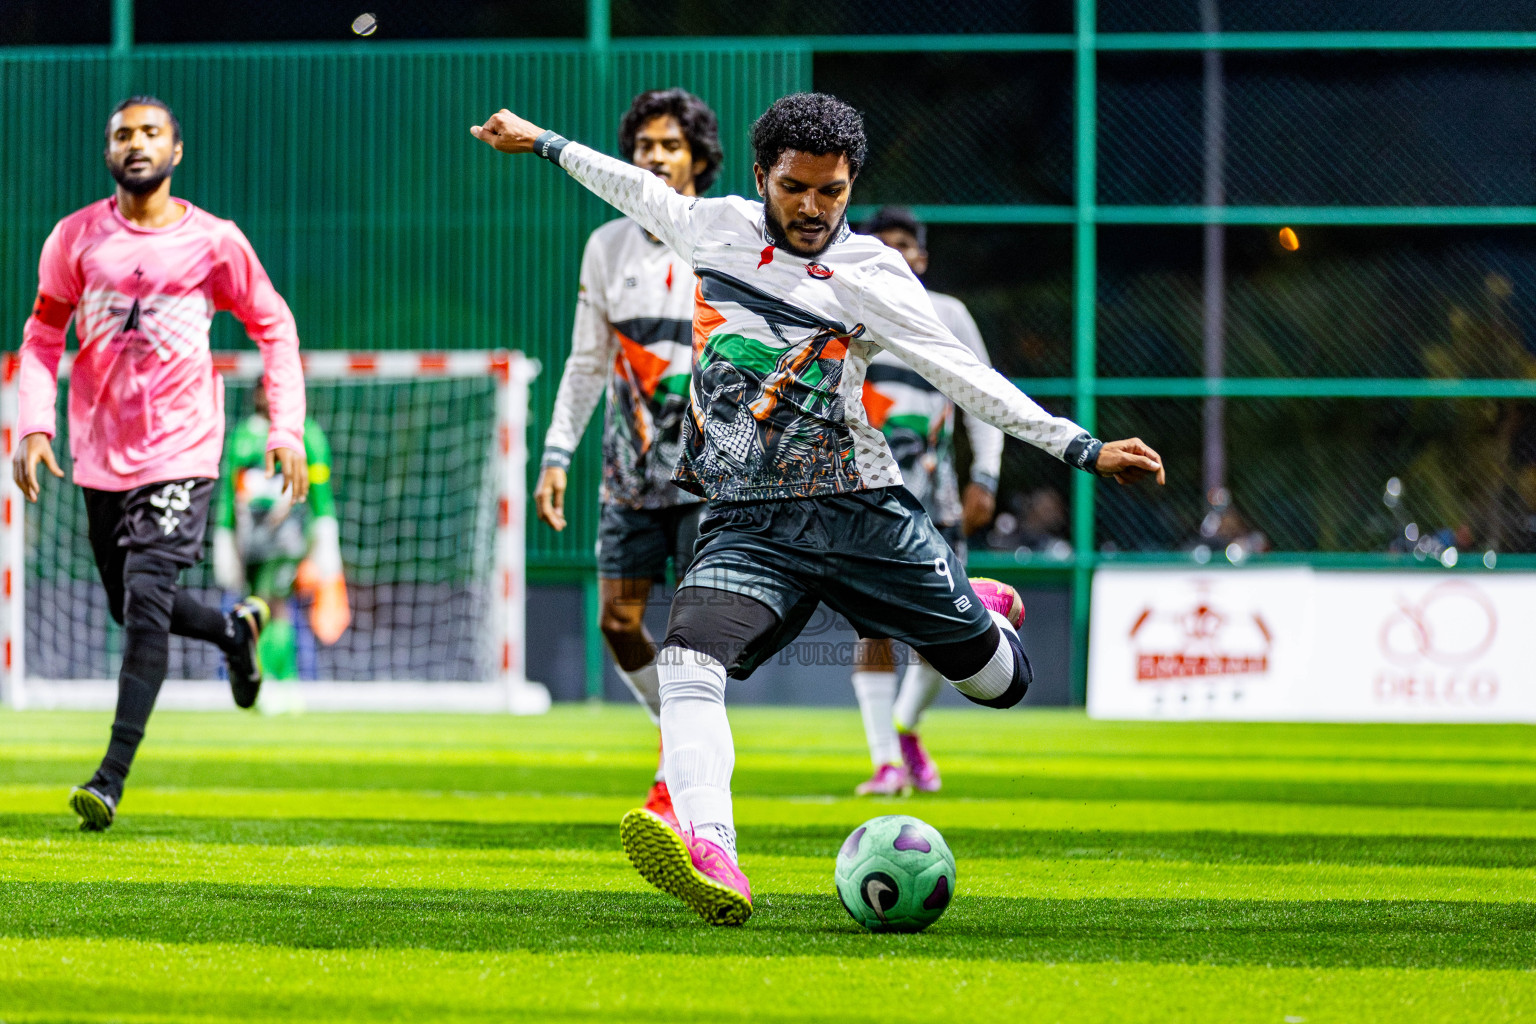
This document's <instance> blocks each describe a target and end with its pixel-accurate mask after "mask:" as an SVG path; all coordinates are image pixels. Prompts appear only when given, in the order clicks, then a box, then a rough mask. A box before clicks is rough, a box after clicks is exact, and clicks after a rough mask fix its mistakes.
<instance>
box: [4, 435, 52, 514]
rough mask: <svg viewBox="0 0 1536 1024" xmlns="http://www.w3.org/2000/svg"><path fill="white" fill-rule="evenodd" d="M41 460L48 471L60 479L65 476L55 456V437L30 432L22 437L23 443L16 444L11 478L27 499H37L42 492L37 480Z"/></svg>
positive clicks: (32, 500) (33, 500)
mask: <svg viewBox="0 0 1536 1024" xmlns="http://www.w3.org/2000/svg"><path fill="white" fill-rule="evenodd" d="M39 462H41V463H43V465H45V466H47V467H48V472H50V473H52V474H53V475H54V476H56V477H58V478H59V479H61V480H62V479H63V478H64V471H63V470H62V469H60V468H59V463H58V461H57V460H56V459H55V458H54V457H53V438H51V437H49V436H48V435H47V434H41V433H38V434H28V435H27V436H26V437H24V438H22V439H21V444H19V445H17V446H16V455H15V457H14V458H13V459H11V478H12V479H14V480H15V481H16V486H17V487H19V488H21V493H22V494H24V495H26V497H27V500H28V501H31V502H36V501H37V496H38V494H39V493H41V488H40V487H39V486H38V480H37V464H38V463H39Z"/></svg>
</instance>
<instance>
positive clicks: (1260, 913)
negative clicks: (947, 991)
mask: <svg viewBox="0 0 1536 1024" xmlns="http://www.w3.org/2000/svg"><path fill="white" fill-rule="evenodd" d="M0 898H3V899H4V900H5V901H6V903H7V904H8V907H9V909H8V912H7V913H6V915H5V916H4V917H3V918H0V934H3V935H8V936H11V937H12V938H21V939H60V938H68V937H84V938H89V937H101V936H109V937H112V938H114V939H130V940H135V941H143V942H163V943H170V944H179V943H205V942H232V943H249V944H260V945H272V946H289V947H312V948H320V949H359V948H395V949H404V948H412V949H418V948H419V949H437V950H457V951H465V952H468V951H485V952H508V951H512V950H529V951H534V952H539V953H583V952H585V953H613V954H623V955H627V956H645V955H648V954H673V955H694V956H699V955H708V956H728V957H744V958H751V960H749V961H748V962H756V963H758V964H759V966H762V965H763V963H764V961H763V960H762V958H768V957H774V958H776V957H786V956H789V957H794V956H819V957H847V958H861V959H880V958H891V959H895V960H899V961H909V960H911V959H914V958H930V959H949V960H962V961H969V962H977V961H1010V962H1039V963H1065V962H1104V961H1124V962H1130V961H1139V962H1144V963H1181V964H1196V963H1205V964H1230V965H1264V966H1270V967H1284V966H1289V967H1397V968H1412V969H1415V970H1422V969H1431V968H1450V967H1455V968H1459V969H1479V970H1493V969H1498V970H1504V969H1515V970H1528V968H1529V965H1530V963H1531V961H1532V958H1533V957H1536V929H1533V926H1536V914H1533V912H1532V910H1531V908H1530V907H1528V906H1523V905H1515V904H1498V903H1493V904H1481V903H1440V902H1411V901H1395V900H1387V901H1378V902H1371V903H1364V902H1359V901H1353V900H1344V901H1317V900H1310V901H1293V902H1270V901H1241V900H1150V899H1149V900H1133V899H1094V900H1038V899H1004V898H997V897H992V898H988V897H979V896H961V897H957V898H956V900H955V902H954V904H953V905H952V906H951V908H950V910H949V911H948V913H946V914H945V916H944V917H943V918H942V919H941V920H940V921H939V923H938V924H936V925H934V926H933V927H932V928H930V929H929V930H928V931H926V932H923V933H922V934H920V935H908V936H902V935H880V936H875V935H870V934H869V933H867V932H865V931H863V930H862V929H860V928H859V927H858V926H857V925H855V924H854V923H853V922H852V921H851V920H849V918H848V917H847V915H846V914H845V913H844V911H843V909H842V907H841V906H839V905H838V902H837V899H836V898H835V897H833V896H830V895H825V896H810V895H803V894H789V893H768V894H763V895H761V896H759V897H758V899H757V901H756V907H755V913H754V915H753V917H752V919H751V920H750V921H749V922H748V923H747V924H746V925H745V926H744V927H742V928H740V929H734V928H732V929H723V928H713V927H711V926H709V925H706V924H704V923H703V922H702V921H700V920H699V919H698V918H697V917H695V916H694V915H693V914H692V913H691V912H689V911H688V910H687V909H686V908H684V907H683V906H682V904H680V903H678V902H677V901H676V900H674V899H671V898H670V897H667V896H664V895H662V894H661V893H657V892H654V891H650V892H633V893H625V892H609V891H593V890H580V889H569V890H564V891H546V890H494V891H488V892H487V891H481V892H472V891H466V890H454V889H446V890H415V889H411V890H379V889H347V888H328V887H312V886H272V887H268V886H242V885H209V884H196V883H182V884H176V885H148V884H134V883H101V884H97V885H71V884H62V883H59V884H33V885H17V884H13V883H0ZM829 995H830V994H829Z"/></svg>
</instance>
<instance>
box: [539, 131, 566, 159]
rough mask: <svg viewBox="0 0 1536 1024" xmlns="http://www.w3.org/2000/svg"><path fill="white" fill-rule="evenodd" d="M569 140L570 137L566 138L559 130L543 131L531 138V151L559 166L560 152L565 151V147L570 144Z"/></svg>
mask: <svg viewBox="0 0 1536 1024" xmlns="http://www.w3.org/2000/svg"><path fill="white" fill-rule="evenodd" d="M570 141H571V140H570V139H567V138H566V137H565V136H563V135H561V134H560V133H559V132H544V133H543V134H542V135H540V136H539V137H538V138H536V139H534V140H533V151H534V153H536V154H537V155H539V156H541V157H543V158H544V159H545V160H548V161H549V162H550V163H552V164H554V165H555V166H556V167H559V166H560V154H561V153H563V152H565V147H566V146H567V145H569V144H570Z"/></svg>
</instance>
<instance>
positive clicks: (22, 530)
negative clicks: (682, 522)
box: [0, 350, 550, 714]
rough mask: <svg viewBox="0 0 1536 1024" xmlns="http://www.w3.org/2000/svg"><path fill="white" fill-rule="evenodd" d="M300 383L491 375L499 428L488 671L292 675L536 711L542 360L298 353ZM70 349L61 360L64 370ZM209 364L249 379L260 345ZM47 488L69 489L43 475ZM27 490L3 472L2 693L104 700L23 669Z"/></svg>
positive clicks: (105, 687)
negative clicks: (350, 677) (536, 436)
mask: <svg viewBox="0 0 1536 1024" xmlns="http://www.w3.org/2000/svg"><path fill="white" fill-rule="evenodd" d="M302 359H303V363H304V376H305V379H306V380H308V381H319V380H326V381H346V380H358V381H363V380H411V379H420V378H429V377H480V378H485V377H489V378H491V379H492V380H494V381H495V382H496V419H495V436H494V437H493V438H488V439H487V443H488V444H491V445H494V447H493V448H492V452H493V458H494V460H495V480H496V488H497V495H496V523H495V539H494V565H493V567H492V572H491V573H490V574H489V579H490V584H491V585H490V591H491V592H490V595H489V598H490V600H489V617H490V622H489V625H490V627H491V628H490V645H491V646H490V655H489V658H488V660H489V662H490V664H491V665H492V666H493V667H492V672H491V675H492V678H490V679H486V680H481V681H473V682H412V681H402V680H387V681H377V682H347V683H339V682H314V681H305V682H301V683H300V684H299V692H300V694H301V695H302V697H303V699H304V704H305V706H306V707H307V708H308V709H309V710H312V711H410V712H416V711H444V712H511V713H513V714H542V713H543V712H545V711H547V710H548V709H549V703H550V697H549V690H548V689H547V688H546V687H545V686H543V685H542V684H540V683H536V682H532V681H530V680H529V679H528V675H527V667H528V666H527V643H526V641H527V629H526V614H527V578H526V570H527V560H526V549H525V538H526V524H527V518H526V509H527V498H528V494H527V491H528V487H527V467H528V440H527V434H528V401H529V385H530V383H531V382H532V381H533V379H534V378H535V377H536V376H538V373H539V363H538V361H537V360H534V359H530V358H528V357H527V356H525V355H523V353H521V352H514V351H502V350H496V351H453V352H406V351H394V352H305V353H303V355H302ZM72 363H73V353H66V354H65V356H64V358H63V359H62V360H61V361H60V363H59V378H60V379H61V380H62V379H67V378H68V376H69V371H70V367H71V365H72ZM213 365H214V369H215V371H217V372H219V373H221V374H223V375H224V377H225V378H226V379H228V380H233V381H244V382H254V381H255V380H256V379H257V378H258V377H259V376H261V373H262V363H261V356H260V354H259V353H256V352H215V353H213ZM20 366H21V360H20V356H19V355H18V354H17V353H14V352H8V353H5V354H4V355H3V356H0V442H3V448H4V451H5V455H6V459H7V462H9V460H10V459H11V458H12V457H13V456H14V455H15V452H16V446H17V444H19V443H20V441H21V438H19V437H18V436H17V435H16V422H17V417H18V400H19V395H18V379H17V378H18V376H19V371H20ZM44 486H45V487H51V486H73V484H71V483H68V482H66V481H55V480H53V479H52V478H51V477H49V478H47V479H46V480H45V482H44ZM24 502H25V498H24V497H23V496H22V494H21V490H20V489H19V488H18V487H17V486H16V483H15V481H14V480H13V479H12V478H11V474H10V473H9V472H6V473H5V481H4V483H3V484H0V701H3V703H5V704H8V705H10V706H11V707H12V708H15V709H23V708H37V709H71V710H97V709H110V708H112V707H114V706H115V704H116V701H117V682H116V680H108V679H71V680H61V679H38V678H30V677H28V675H27V672H26V666H27V659H26V585H25V580H26V578H27V577H26V559H27V555H28V547H27V542H26V514H25V509H24ZM156 704H157V706H158V707H162V708H171V709H181V710H211V709H229V708H232V707H233V704H232V703H231V701H230V697H229V686H228V684H227V683H224V682H220V681H217V680H167V681H166V685H165V687H164V689H162V690H161V692H160V697H159V700H158V701H157V702H156Z"/></svg>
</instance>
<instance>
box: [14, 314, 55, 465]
mask: <svg viewBox="0 0 1536 1024" xmlns="http://www.w3.org/2000/svg"><path fill="white" fill-rule="evenodd" d="M63 355H64V329H63V328H62V327H53V326H50V325H48V324H44V323H41V322H40V321H38V320H37V318H36V317H31V318H28V320H27V325H26V327H25V328H23V330H22V342H21V368H20V372H19V374H18V375H17V389H18V391H19V392H20V403H19V405H20V408H19V409H18V410H17V418H16V437H17V440H18V441H19V440H20V439H21V438H23V437H26V436H27V435H28V434H46V435H47V436H49V437H53V436H54V433H55V430H56V429H57V428H56V425H55V419H54V408H55V406H56V405H57V403H58V397H59V360H60V359H61V358H63Z"/></svg>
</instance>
